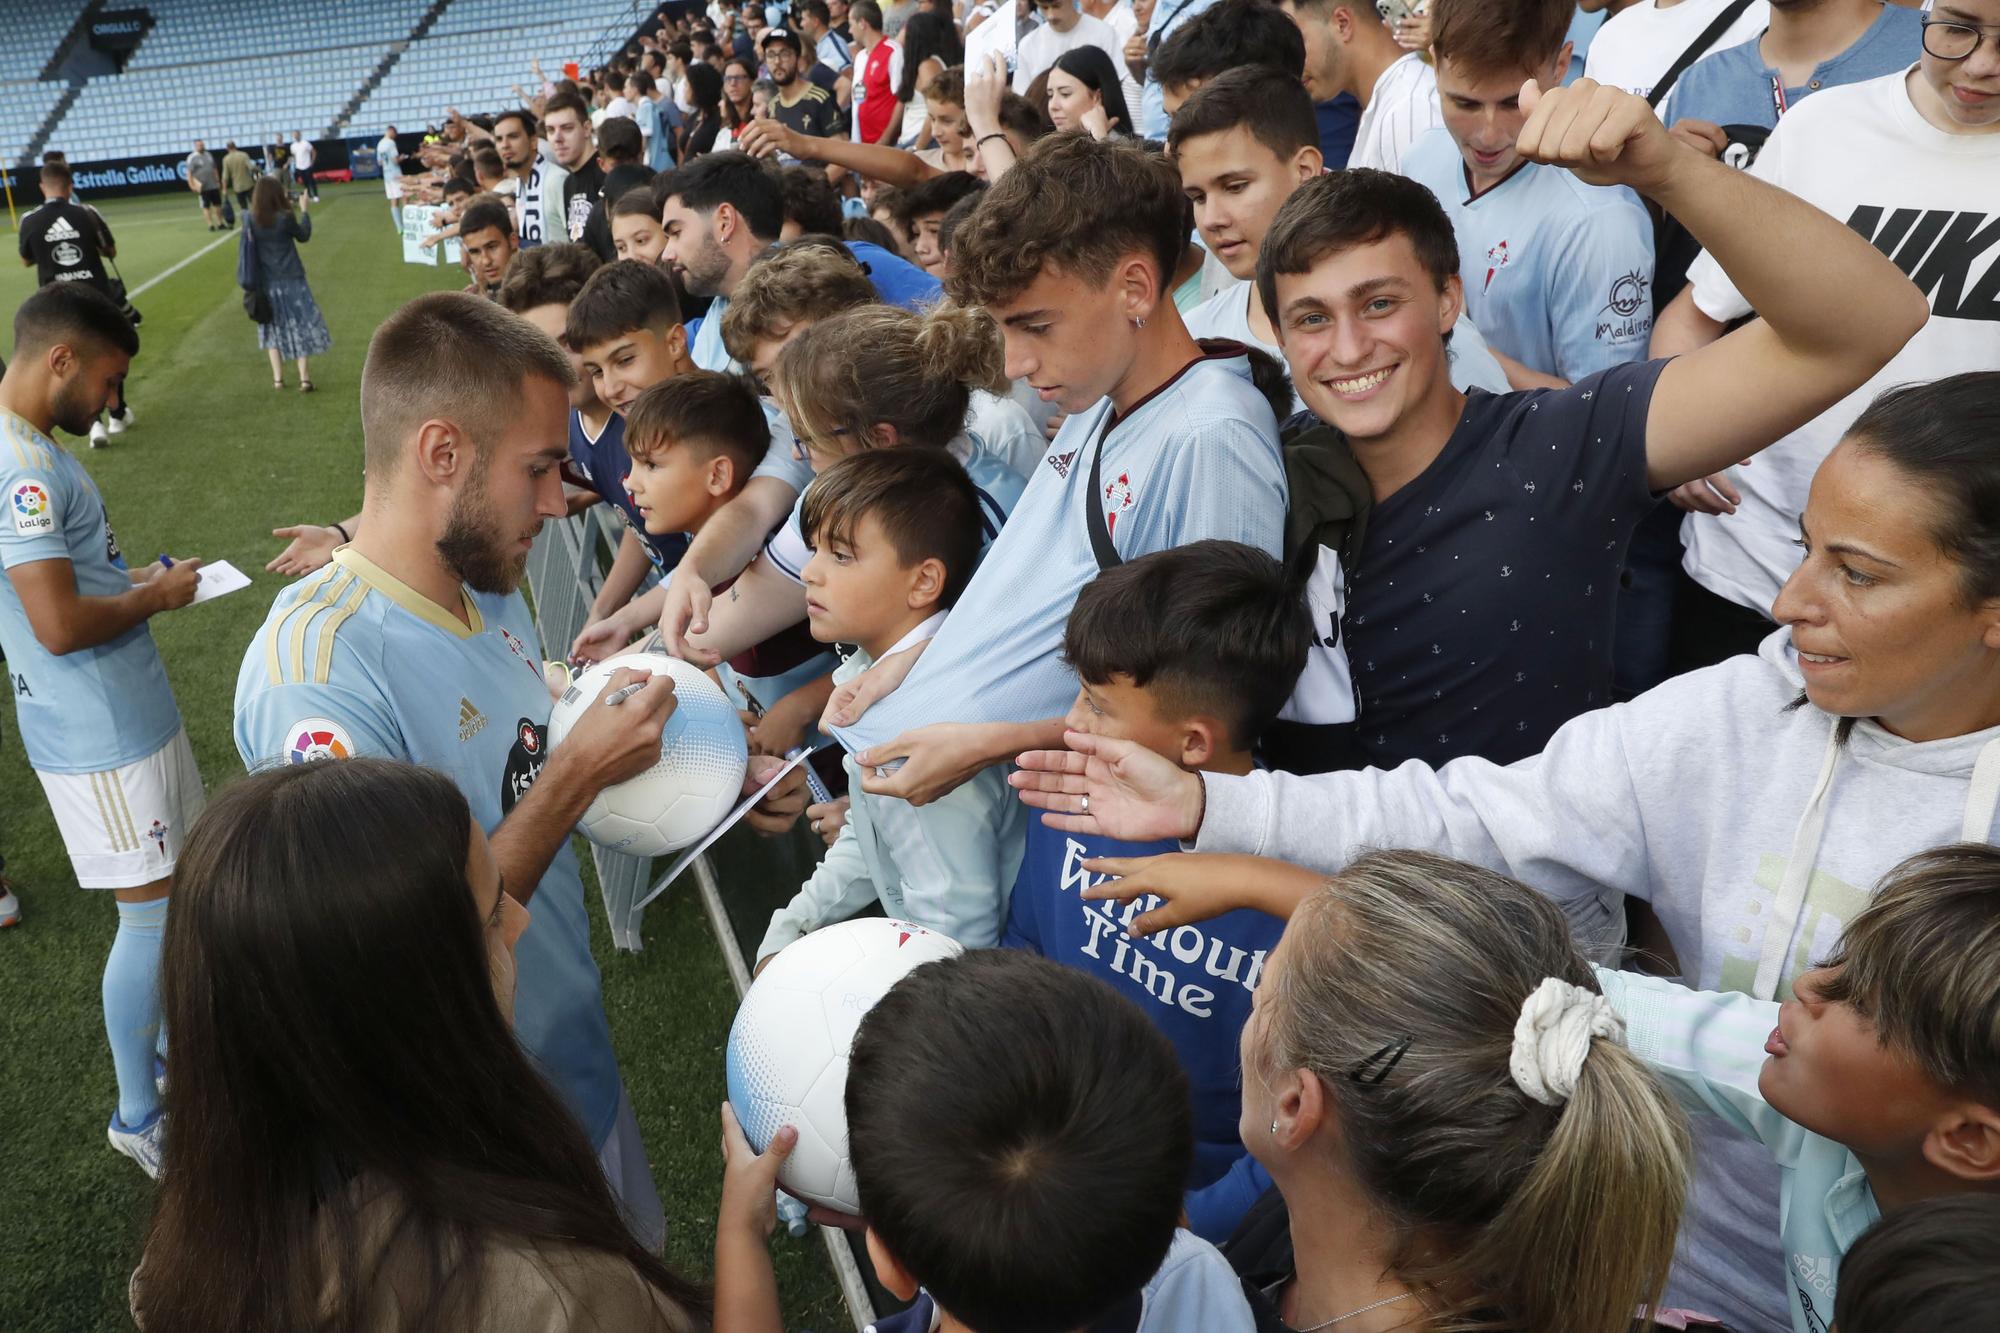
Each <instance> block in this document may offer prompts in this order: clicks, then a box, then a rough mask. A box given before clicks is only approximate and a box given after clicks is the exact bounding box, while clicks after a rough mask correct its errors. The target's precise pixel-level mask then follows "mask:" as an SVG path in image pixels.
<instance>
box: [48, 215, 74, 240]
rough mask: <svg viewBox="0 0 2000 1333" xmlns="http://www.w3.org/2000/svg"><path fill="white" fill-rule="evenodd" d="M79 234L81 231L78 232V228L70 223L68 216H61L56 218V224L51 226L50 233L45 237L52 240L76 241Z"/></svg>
mask: <svg viewBox="0 0 2000 1333" xmlns="http://www.w3.org/2000/svg"><path fill="white" fill-rule="evenodd" d="M78 235H79V233H78V232H77V229H76V228H75V227H72V226H70V225H69V219H68V218H62V217H59V218H57V219H56V220H55V222H54V224H53V225H52V226H50V227H49V230H48V233H47V235H46V236H45V237H44V239H45V240H50V241H74V240H76V239H77V237H78Z"/></svg>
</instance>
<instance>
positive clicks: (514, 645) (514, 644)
mask: <svg viewBox="0 0 2000 1333" xmlns="http://www.w3.org/2000/svg"><path fill="white" fill-rule="evenodd" d="M499 628H500V637H501V638H502V639H504V640H505V641H506V643H507V647H508V650H509V651H511V652H512V653H513V654H514V656H516V657H518V658H520V659H521V661H522V662H524V663H526V664H527V667H528V670H530V671H532V672H534V673H535V679H536V680H540V679H541V678H542V669H541V668H540V667H538V666H536V665H535V659H534V658H532V657H530V656H529V655H528V645H527V644H525V643H522V642H521V639H520V636H519V635H517V634H515V633H514V631H512V630H510V629H508V628H507V627H506V626H505V625H502V626H500V627H499Z"/></svg>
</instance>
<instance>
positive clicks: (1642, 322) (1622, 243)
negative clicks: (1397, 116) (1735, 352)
mask: <svg viewBox="0 0 2000 1333" xmlns="http://www.w3.org/2000/svg"><path fill="white" fill-rule="evenodd" d="M1403 174H1404V175H1406V176H1408V177H1409V178H1410V179H1412V180H1414V181H1418V182H1420V183H1422V184H1423V185H1424V186H1426V187H1427V188H1428V189H1429V190H1430V192H1431V193H1432V194H1434V195H1436V196H1437V197H1438V201H1439V202H1440V203H1442V204H1443V205H1444V211H1445V213H1446V214H1447V215H1448V216H1449V217H1450V218H1451V226H1452V230H1453V231H1454V232H1455V233H1457V236H1458V272H1459V276H1460V277H1461V278H1462V279H1463V280H1464V282H1465V304H1466V309H1467V311H1468V312H1469V313H1470V314H1471V316H1472V322H1473V323H1474V324H1477V325H1478V326H1479V331H1480V332H1481V333H1483V334H1485V335H1486V341H1487V344H1488V345H1489V346H1491V347H1493V348H1494V349H1495V350H1497V351H1501V352H1504V353H1506V354H1507V355H1508V356H1511V357H1513V358H1514V359H1515V360H1516V361H1519V362H1521V363H1522V364H1523V365H1525V366H1527V367H1528V368H1529V369H1530V370H1539V371H1541V372H1542V373H1543V374H1545V375H1559V376H1561V377H1562V378H1564V379H1566V380H1569V381H1571V382H1574V381H1576V380H1580V379H1582V378H1583V377H1584V376H1585V375H1589V374H1593V373H1595V372H1596V371H1600V370H1604V369H1607V368H1608V367H1611V366H1615V365H1621V364H1623V363H1625V362H1627V361H1640V360H1643V359H1644V358H1645V356H1646V344H1647V343H1648V342H1649V341H1650V340H1651V338H1652V332H1653V222H1652V219H1651V218H1649V217H1648V216H1647V215H1646V206H1645V205H1644V204H1642V203H1641V202H1640V201H1639V196H1638V195H1636V194H1634V193H1633V192H1632V191H1630V190H1628V189H1626V188H1625V187H1624V186H1622V185H1621V186H1617V187H1606V186H1599V185H1586V184H1584V183H1583V182H1582V181H1580V180H1578V179H1577V178H1576V176H1575V175H1573V174H1572V173H1570V172H1568V171H1565V170H1563V169H1562V168H1561V167H1551V166H1545V165H1542V164H1541V163H1536V162H1530V163H1527V164H1525V165H1523V166H1522V167H1521V168H1520V169H1519V170H1517V171H1515V172H1514V174H1513V175H1511V176H1509V177H1508V178H1507V179H1506V180H1504V181H1502V182H1500V184H1498V185H1496V186H1494V187H1493V188H1492V189H1490V190H1487V191H1486V192H1485V193H1483V194H1480V195H1477V196H1472V195H1470V194H1469V188H1470V187H1468V186H1467V184H1466V180H1465V159H1464V158H1463V157H1461V156H1460V155H1459V151H1458V145H1457V144H1456V143H1455V142H1453V140H1452V137H1451V135H1450V134H1449V133H1447V132H1446V131H1444V130H1432V131H1430V132H1429V133H1428V134H1425V135H1423V136H1422V137H1420V138H1419V139H1418V140H1417V141H1416V142H1415V143H1413V144H1411V145H1410V150H1409V151H1408V152H1407V153H1405V154H1403Z"/></svg>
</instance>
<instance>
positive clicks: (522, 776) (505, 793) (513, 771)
mask: <svg viewBox="0 0 2000 1333" xmlns="http://www.w3.org/2000/svg"><path fill="white" fill-rule="evenodd" d="M548 745H549V730H548V728H547V727H538V726H536V725H535V724H534V723H533V722H532V721H530V720H529V719H527V718H525V717H524V718H522V719H521V720H520V721H518V722H516V723H515V724H514V744H513V746H512V747H511V748H510V749H509V750H508V751H507V767H506V770H505V771H504V772H502V773H501V775H500V813H501V814H503V815H504V814H506V813H507V812H508V811H510V810H512V809H513V808H514V803H515V802H517V801H519V800H520V799H521V798H522V797H523V796H525V795H526V794H527V791H528V788H529V787H531V786H533V785H534V782H535V779H536V778H537V777H539V776H540V775H541V771H542V762H543V758H544V754H543V752H544V751H546V750H547V749H548Z"/></svg>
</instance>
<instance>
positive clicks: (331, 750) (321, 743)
mask: <svg viewBox="0 0 2000 1333" xmlns="http://www.w3.org/2000/svg"><path fill="white" fill-rule="evenodd" d="M285 735H286V736H288V737H290V739H289V740H288V741H286V743H285V758H286V759H287V760H288V761H289V762H291V763H294V764H310V763H312V762H313V761H314V760H316V759H346V758H348V757H350V756H351V755H353V754H354V752H355V751H354V739H353V737H351V736H349V735H348V734H347V729H346V728H345V727H343V726H341V725H340V724H339V723H338V722H335V721H333V720H332V719H330V718H324V717H308V718H301V719H300V720H299V721H297V722H294V723H292V725H291V726H290V727H288V728H286V730H285Z"/></svg>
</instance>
